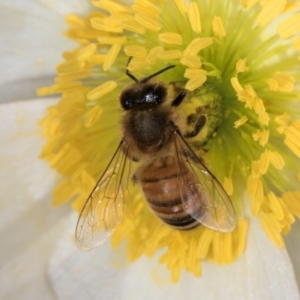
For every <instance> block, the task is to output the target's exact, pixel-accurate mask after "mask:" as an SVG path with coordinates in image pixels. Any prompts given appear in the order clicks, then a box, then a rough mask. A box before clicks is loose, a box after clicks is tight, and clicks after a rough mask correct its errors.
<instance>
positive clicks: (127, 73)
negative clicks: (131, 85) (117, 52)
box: [126, 56, 139, 82]
mask: <svg viewBox="0 0 300 300" xmlns="http://www.w3.org/2000/svg"><path fill="white" fill-rule="evenodd" d="M131 59H132V56H130V57H129V59H128V62H127V67H126V75H127V76H128V77H130V78H131V79H132V80H134V81H135V82H139V80H138V79H136V78H135V77H134V76H133V75H132V74H131V73H129V70H128V65H129V63H130V61H131Z"/></svg>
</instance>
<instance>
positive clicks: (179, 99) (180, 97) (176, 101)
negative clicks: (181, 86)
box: [172, 91, 186, 107]
mask: <svg viewBox="0 0 300 300" xmlns="http://www.w3.org/2000/svg"><path fill="white" fill-rule="evenodd" d="M185 96H186V92H184V91H181V92H180V93H179V94H178V95H177V96H176V98H175V99H174V100H173V101H172V106H174V107H176V106H178V105H180V104H181V102H182V101H183V99H184V97H185Z"/></svg>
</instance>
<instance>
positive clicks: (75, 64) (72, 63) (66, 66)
mask: <svg viewBox="0 0 300 300" xmlns="http://www.w3.org/2000/svg"><path fill="white" fill-rule="evenodd" d="M85 66H86V63H85V62H84V61H78V60H74V59H71V60H68V61H65V62H63V63H61V64H59V65H58V66H57V67H56V70H57V73H59V74H65V73H74V72H79V71H82V69H84V68H85Z"/></svg>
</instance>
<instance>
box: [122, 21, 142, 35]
mask: <svg viewBox="0 0 300 300" xmlns="http://www.w3.org/2000/svg"><path fill="white" fill-rule="evenodd" d="M121 25H122V27H123V28H124V29H126V30H129V31H132V32H135V33H138V34H144V33H145V32H146V29H145V27H143V26H142V25H140V24H139V23H138V22H137V21H136V20H129V21H123V22H121Z"/></svg>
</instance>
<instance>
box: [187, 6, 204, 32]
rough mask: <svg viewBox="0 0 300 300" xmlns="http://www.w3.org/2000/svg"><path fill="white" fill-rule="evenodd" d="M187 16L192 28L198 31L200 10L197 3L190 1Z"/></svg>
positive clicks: (199, 30)
mask: <svg viewBox="0 0 300 300" xmlns="http://www.w3.org/2000/svg"><path fill="white" fill-rule="evenodd" d="M188 17H189V20H190V24H191V27H192V30H193V31H194V32H196V33H200V32H201V21H200V12H199V9H198V5H197V3H195V2H192V3H190V5H189V8H188Z"/></svg>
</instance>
